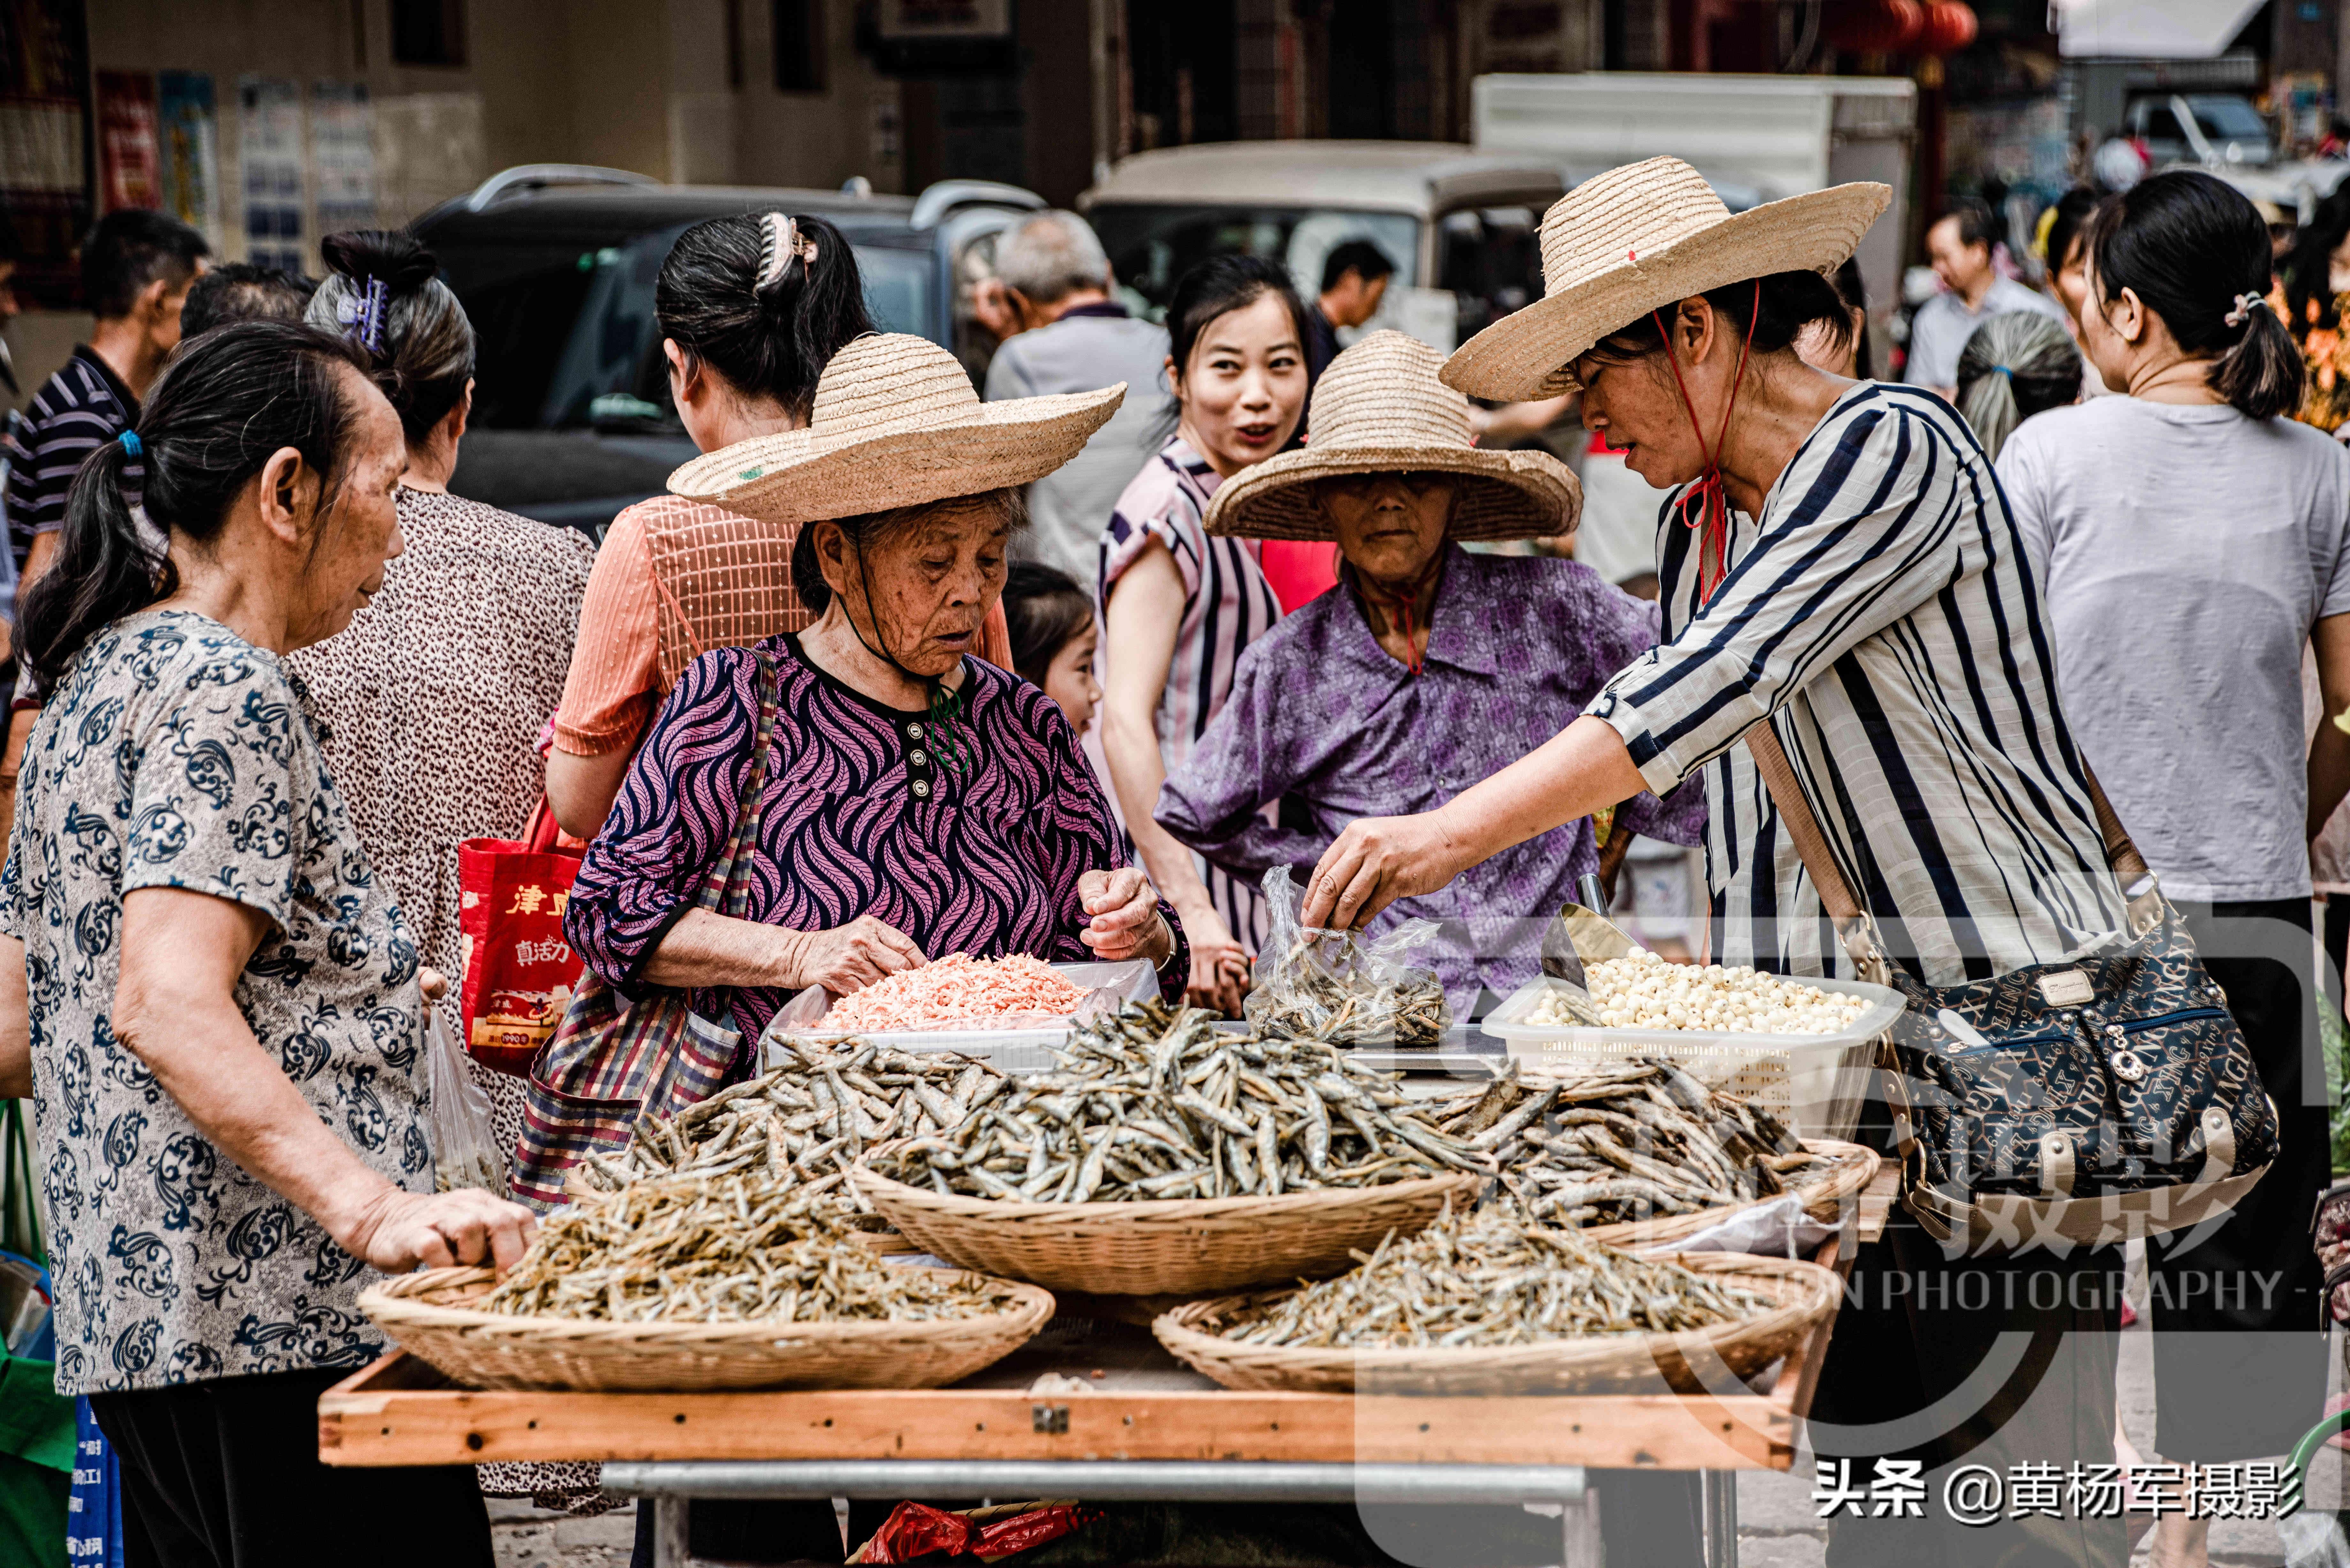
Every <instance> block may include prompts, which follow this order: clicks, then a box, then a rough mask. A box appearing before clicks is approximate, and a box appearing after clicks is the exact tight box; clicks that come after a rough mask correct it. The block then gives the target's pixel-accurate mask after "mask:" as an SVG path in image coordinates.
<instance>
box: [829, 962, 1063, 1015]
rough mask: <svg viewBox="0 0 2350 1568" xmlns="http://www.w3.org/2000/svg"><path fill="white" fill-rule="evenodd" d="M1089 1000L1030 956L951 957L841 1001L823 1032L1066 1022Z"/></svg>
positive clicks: (836, 1003) (834, 1008)
mask: <svg viewBox="0 0 2350 1568" xmlns="http://www.w3.org/2000/svg"><path fill="white" fill-rule="evenodd" d="M1086 995H1087V992H1086V990H1085V988H1084V987H1082V986H1076V985H1071V984H1070V983H1069V982H1068V981H1066V980H1063V979H1062V978H1061V977H1060V976H1059V975H1057V974H1055V973H1054V972H1053V969H1052V966H1051V965H1050V964H1046V963H1042V962H1040V961H1037V960H1035V959H1033V958H1030V957H1029V956H1028V955H1027V954H1026V953H1010V954H1007V955H1006V956H1004V957H1003V958H1000V959H975V958H972V957H971V956H970V955H969V954H967V953H951V954H949V955H948V956H947V957H945V958H942V959H938V960H936V961H932V962H930V963H926V964H924V965H922V966H921V968H920V969H910V970H907V971H903V972H902V973H899V974H893V975H891V976H889V978H888V979H887V980H882V981H875V982H874V983H873V984H871V985H868V986H867V987H866V988H865V989H864V990H863V991H860V992H856V993H855V994H853V995H850V996H844V997H842V998H841V999H840V1000H839V1001H838V1002H834V1003H833V1004H832V1008H831V1010H830V1011H829V1012H827V1013H826V1014H825V1015H824V1020H823V1022H822V1023H819V1024H818V1025H817V1026H816V1027H817V1028H819V1029H821V1030H822V1031H823V1032H825V1033H827V1034H828V1033H834V1032H835V1031H839V1032H843V1033H847V1032H848V1031H852V1030H854V1031H875V1032H879V1031H882V1030H893V1029H937V1028H939V1027H941V1026H942V1025H945V1024H950V1023H982V1024H987V1023H993V1024H998V1025H1002V1024H1004V1023H1011V1022H1013V1021H1014V1020H1024V1019H1031V1018H1033V1019H1039V1020H1042V1019H1050V1018H1066V1017H1068V1016H1069V1015H1070V1014H1072V1013H1074V1012H1076V1011H1077V1008H1078V1006H1079V1005H1080V1004H1081V1003H1083V1002H1084V1001H1085V999H1086Z"/></svg>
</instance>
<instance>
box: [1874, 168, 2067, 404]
mask: <svg viewBox="0 0 2350 1568" xmlns="http://www.w3.org/2000/svg"><path fill="white" fill-rule="evenodd" d="M1997 234H1998V229H1997V227H1996V225H1995V224H1994V223H1993V221H1992V218H1991V209H1990V208H1989V207H1986V206H1984V205H1983V204H1982V203H1981V202H1973V201H1965V202H1956V203H1954V204H1952V206H1951V208H1950V212H1949V213H1945V214H1944V215H1943V216H1942V218H1941V219H1940V221H1939V222H1938V223H1935V224H1934V226H1933V227H1932V228H1930V229H1928V230H1927V231H1926V254H1927V257H1928V259H1929V260H1930V261H1931V262H1932V263H1933V264H1934V273H1935V275H1937V276H1938V277H1939V278H1940V279H1941V280H1942V286H1943V287H1944V288H1945V289H1946V290H1948V292H1947V293H1943V294H1938V295H1936V296H1934V297H1933V298H1931V299H1929V300H1928V301H1927V302H1926V303H1925V304H1923V305H1921V306H1918V314H1917V315H1915V316H1913V317H1910V319H1909V358H1908V363H1907V364H1906V365H1905V366H1904V367H1903V369H1902V371H1901V379H1903V380H1905V381H1907V382H1908V383H1909V384H1910V385H1911V386H1913V387H1929V388H1931V389H1934V390H1935V391H1937V392H1939V393H1941V394H1942V396H1944V397H1946V398H1949V397H1955V396H1956V395H1957V393H1958V386H1959V355H1960V353H1962V352H1963V351H1964V350H1965V348H1966V346H1967V339H1968V338H1970V337H1973V336H1974V334H1975V328H1976V327H1981V325H1982V324H1983V323H1984V322H1986V321H1988V320H1990V319H1991V317H1994V316H2004V315H2006V314H2007V313H2008V312H2009V311H2011V310H2034V311H2038V312H2039V313H2040V314H2041V315H2043V316H2048V317H2054V318H2055V319H2057V320H2059V321H2062V320H2063V319H2064V311H2063V310H2062V308H2060V307H2059V306H2058V305H2057V304H2056V302H2055V301H2054V300H2053V299H2051V298H2049V297H2048V296H2046V295H2044V294H2042V293H2039V292H2038V291H2037V290H2034V289H2029V288H2026V287H2024V286H2023V285H2022V284H2020V283H2017V282H2016V281H2015V280H2014V279H2012V278H2007V277H2002V276H2001V275H1999V270H1998V269H1997V268H1996V267H1994V266H1993V265H1991V242H1992V241H1993V239H1994V238H1995V237H1996V236H1997Z"/></svg>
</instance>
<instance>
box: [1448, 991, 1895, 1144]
mask: <svg viewBox="0 0 2350 1568" xmlns="http://www.w3.org/2000/svg"><path fill="white" fill-rule="evenodd" d="M1790 978H1793V977H1790ZM1803 982H1804V984H1805V985H1816V986H1818V987H1819V988H1820V989H1821V990H1822V991H1833V992H1839V993H1841V994H1844V995H1846V996H1856V997H1860V998H1863V999H1864V1000H1866V1002H1868V1004H1869V1006H1868V1011H1866V1012H1863V1013H1861V1014H1860V1015H1859V1016H1858V1017H1857V1018H1856V1019H1854V1020H1853V1021H1852V1022H1851V1023H1848V1024H1846V1026H1845V1027H1844V1028H1842V1029H1839V1030H1837V1031H1836V1032H1835V1033H1833V1034H1759V1033H1731V1032H1730V1031H1727V1030H1712V1029H1602V1028H1593V1027H1586V1026H1583V1025H1576V1024H1538V1023H1525V1022H1524V1019H1525V1018H1526V1016H1527V1015H1528V1014H1529V1013H1531V1012H1534V1008H1535V1005H1536V1004H1537V1003H1538V1002H1541V1000H1542V998H1543V994H1544V992H1548V991H1553V990H1558V991H1564V990H1565V989H1567V988H1566V987H1565V984H1564V983H1563V982H1561V981H1556V980H1553V979H1552V978H1551V977H1550V976H1548V975H1537V976H1535V977H1534V979H1533V980H1530V981H1527V982H1526V983H1525V984H1523V985H1522V986H1520V987H1519V988H1518V989H1517V990H1515V991H1513V992H1511V993H1510V995H1509V997H1508V999H1507V1000H1506V1001H1504V1002H1503V1003H1502V1005H1501V1006H1499V1007H1497V1008H1495V1009H1494V1010H1493V1011H1492V1012H1491V1013H1489V1014H1488V1015H1487V1016H1486V1018H1485V1021H1484V1023H1482V1024H1481V1025H1480V1026H1479V1027H1481V1028H1482V1029H1483V1030H1484V1032H1485V1033H1488V1034H1490V1035H1492V1036H1493V1037H1494V1038H1495V1039H1497V1040H1499V1041H1501V1042H1502V1043H1503V1045H1504V1046H1505V1047H1506V1048H1507V1049H1508V1051H1509V1054H1511V1055H1512V1056H1513V1057H1515V1058H1516V1059H1517V1060H1518V1061H1519V1062H1520V1063H1521V1064H1523V1070H1524V1071H1527V1072H1534V1073H1542V1074H1545V1075H1553V1076H1558V1077H1568V1076H1572V1075H1575V1074H1577V1073H1591V1072H1597V1071H1600V1070H1602V1069H1605V1068H1608V1067H1613V1066H1617V1065H1618V1064H1623V1063H1626V1062H1628V1061H1630V1060H1631V1059H1632V1058H1633V1057H1636V1056H1654V1057H1658V1058H1660V1059H1662V1060H1664V1061H1668V1062H1670V1063H1671V1064H1673V1065H1675V1066H1676V1067H1679V1068H1680V1069H1682V1070H1683V1071H1684V1072H1686V1073H1688V1074H1689V1075H1690V1076H1691V1077H1693V1078H1696V1079H1697V1080H1698V1081H1699V1082H1700V1083H1703V1084H1705V1085H1709V1086H1711V1087H1712V1088H1716V1089H1720V1090H1721V1091H1722V1092H1723V1093H1725V1094H1730V1095H1735V1096H1738V1097H1739V1098H1740V1099H1742V1100H1747V1101H1750V1102H1752V1103H1753V1104H1755V1105H1758V1106H1762V1107H1763V1109H1765V1110H1767V1111H1769V1112H1771V1113H1772V1114H1773V1116H1778V1117H1779V1118H1780V1119H1781V1120H1782V1121H1784V1122H1786V1123H1788V1124H1789V1125H1790V1126H1791V1127H1794V1129H1795V1133H1796V1135H1797V1136H1798V1137H1832V1138H1849V1137H1852V1135H1853V1130H1854V1128H1855V1127H1857V1126H1858V1125H1859V1123H1860V1107H1861V1102H1862V1101H1863V1100H1864V1099H1866V1097H1867V1094H1868V1075H1869V1069H1870V1068H1871V1067H1872V1066H1874V1065H1875V1064H1876V1061H1877V1039H1878V1037H1879V1036H1881V1035H1883V1034H1884V1033H1886V1031H1887V1030H1889V1029H1891V1028H1892V1027H1893V1021H1894V1020H1895V1019H1897V1018H1898V1017H1900V1016H1901V1010H1902V1008H1903V1007H1904V1006H1906V1005H1907V1002H1906V1001H1905V999H1904V998H1903V997H1902V995H1901V993H1900V992H1898V991H1895V990H1893V989H1892V988H1891V987H1890V986H1883V985H1870V984H1868V983H1867V982H1866V981H1857V980H1814V979H1813V978H1811V977H1810V976H1808V975H1806V976H1804V977H1803Z"/></svg>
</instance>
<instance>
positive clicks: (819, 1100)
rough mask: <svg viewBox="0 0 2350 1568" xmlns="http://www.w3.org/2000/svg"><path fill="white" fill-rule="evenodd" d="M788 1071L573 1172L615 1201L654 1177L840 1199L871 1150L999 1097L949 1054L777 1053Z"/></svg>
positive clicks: (808, 1045) (860, 1046)
mask: <svg viewBox="0 0 2350 1568" xmlns="http://www.w3.org/2000/svg"><path fill="white" fill-rule="evenodd" d="M776 1048H777V1049H780V1050H783V1051H785V1052H787V1053H788V1054H790V1056H791V1058H792V1059H791V1061H790V1062H789V1063H787V1064H785V1065H783V1066H780V1067H776V1068H775V1069H773V1070H772V1071H770V1072H768V1073H766V1074H765V1075H763V1076H760V1077H756V1078H754V1079H752V1080H750V1081H749V1082H748V1083H743V1084H737V1085H734V1086H733V1088H730V1089H722V1090H720V1091H719V1092H718V1093H717V1094H715V1095H712V1096H711V1097H710V1098H709V1099H706V1100H704V1101H702V1104H700V1105H698V1106H693V1107H692V1108H691V1109H689V1110H686V1111H684V1112H681V1113H680V1114H679V1115H678V1116H675V1117H673V1118H672V1117H666V1116H643V1117H639V1119H638V1122H637V1126H636V1130H635V1132H634V1134H633V1135H632V1136H631V1137H630V1138H629V1147H627V1148H626V1149H625V1150H623V1151H622V1152H621V1153H619V1154H618V1155H594V1156H591V1157H589V1158H588V1159H587V1162H586V1164H585V1165H583V1166H582V1167H581V1173H582V1177H583V1179H584V1180H585V1181H586V1182H587V1184H588V1185H589V1186H592V1187H598V1188H601V1189H604V1190H606V1191H611V1190H615V1189H619V1188H622V1187H625V1186H627V1185H628V1184H629V1183H630V1182H632V1181H638V1180H641V1179H645V1178H647V1177H655V1176H672V1175H677V1176H726V1175H731V1174H733V1173H734V1172H737V1171H740V1172H743V1173H745V1174H753V1175H759V1176H764V1177H766V1178H768V1179H770V1180H772V1181H774V1182H775V1183H776V1184H777V1185H779V1186H783V1187H788V1188H792V1189H795V1191H797V1192H800V1193H819V1192H825V1191H828V1190H831V1189H836V1188H838V1189H839V1191H838V1193H837V1197H838V1198H839V1199H841V1200H843V1201H851V1200H853V1201H855V1202H856V1203H857V1205H858V1207H859V1208H860V1209H861V1208H863V1207H865V1204H864V1202H863V1200H862V1199H858V1198H857V1197H856V1195H855V1192H854V1190H853V1189H847V1188H846V1187H842V1186H841V1184H842V1183H843V1182H844V1181H845V1180H846V1179H847V1171H848V1168H849V1166H850V1165H852V1164H853V1163H855V1161H856V1159H857V1157H858V1155H860V1154H862V1153H863V1152H864V1151H865V1147H866V1146H867V1145H868V1144H871V1143H876V1142H879V1141H880V1140H881V1139H883V1138H888V1137H902V1136H905V1135H907V1134H910V1133H921V1132H937V1131H941V1130H947V1129H952V1128H954V1127H960V1126H962V1123H963V1122H964V1120H965V1119H966V1118H967V1117H969V1116H970V1115H971V1113H972V1111H973V1110H974V1109H976V1108H977V1107H979V1106H983V1105H985V1104H986V1103H987V1102H988V1101H989V1100H991V1099H993V1097H994V1096H997V1095H998V1094H1001V1093H1002V1092H1003V1087H1004V1083H1005V1080H1004V1077H1003V1074H1001V1073H999V1072H997V1071H996V1070H995V1069H994V1068H993V1067H991V1066H989V1065H988V1064H985V1063H983V1062H974V1061H972V1060H971V1059H970V1058H968V1057H964V1056H958V1055H955V1054H951V1053H949V1052H925V1053H913V1052H906V1051H896V1050H891V1049H889V1047H887V1046H881V1045H874V1044H868V1043H866V1042H863V1041H857V1040H849V1041H845V1042H843V1043H841V1044H839V1045H838V1046H837V1047H832V1046H827V1045H825V1044H821V1043H819V1042H816V1041H808V1040H794V1041H785V1042H782V1043H780V1044H778V1046H777V1047H776Z"/></svg>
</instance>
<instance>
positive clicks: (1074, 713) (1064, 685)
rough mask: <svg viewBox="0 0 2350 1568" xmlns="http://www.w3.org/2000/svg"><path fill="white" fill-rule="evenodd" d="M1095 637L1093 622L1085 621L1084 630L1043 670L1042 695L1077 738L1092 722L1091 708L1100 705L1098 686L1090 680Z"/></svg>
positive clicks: (1096, 635) (1063, 646)
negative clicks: (1056, 704) (1065, 718)
mask: <svg viewBox="0 0 2350 1568" xmlns="http://www.w3.org/2000/svg"><path fill="white" fill-rule="evenodd" d="M1097 638H1098V634H1097V632H1096V630H1095V628H1094V624H1093V622H1091V621H1087V623H1086V625H1085V629H1083V630H1082V631H1080V632H1078V633H1077V635H1076V636H1075V637H1073V638H1071V639H1069V640H1068V641H1067V642H1066V643H1064V644H1062V645H1061V651H1060V652H1058V653H1056V654H1055V655H1053V662H1052V665H1051V667H1050V668H1048V669H1047V670H1045V696H1047V697H1050V698H1051V699H1052V700H1053V701H1055V702H1057V703H1059V704H1060V706H1061V711H1062V713H1063V714H1064V715H1066V717H1067V719H1068V721H1069V728H1071V729H1072V730H1075V731H1076V732H1077V733H1078V734H1080V735H1082V734H1084V733H1085V732H1086V726H1087V725H1088V724H1090V723H1092V722H1094V709H1095V708H1097V706H1099V705H1100V703H1101V687H1100V686H1099V685H1098V684H1097V683H1096V681H1095V680H1094V650H1095V649H1096V647H1097Z"/></svg>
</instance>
